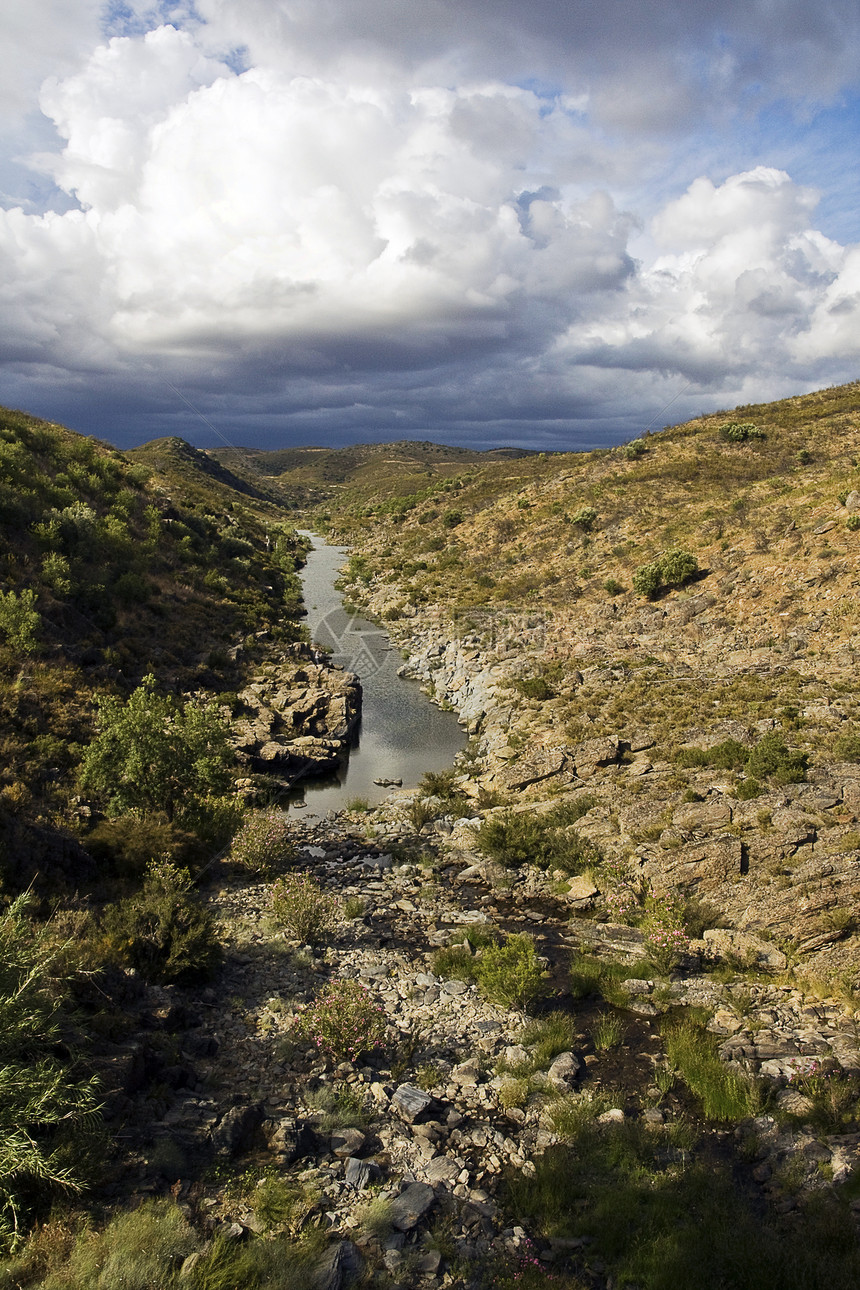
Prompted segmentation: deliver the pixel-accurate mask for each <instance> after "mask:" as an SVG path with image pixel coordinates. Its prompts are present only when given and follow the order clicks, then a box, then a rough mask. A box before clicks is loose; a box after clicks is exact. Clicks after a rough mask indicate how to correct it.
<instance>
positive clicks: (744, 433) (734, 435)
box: [720, 421, 767, 443]
mask: <svg viewBox="0 0 860 1290" xmlns="http://www.w3.org/2000/svg"><path fill="white" fill-rule="evenodd" d="M766 437H767V436H766V435H765V433H764V431H763V430H759V428H758V426H756V425H753V423H752V422H751V421H727V422H726V423H725V425H721V426H720V438H721V439H725V441H726V442H727V443H745V442H746V441H747V439H765V438H766Z"/></svg>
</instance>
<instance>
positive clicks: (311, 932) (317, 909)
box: [271, 873, 339, 945]
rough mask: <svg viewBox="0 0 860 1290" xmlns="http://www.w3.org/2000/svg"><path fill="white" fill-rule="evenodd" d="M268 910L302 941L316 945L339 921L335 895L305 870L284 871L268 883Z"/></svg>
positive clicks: (291, 933)
mask: <svg viewBox="0 0 860 1290" xmlns="http://www.w3.org/2000/svg"><path fill="white" fill-rule="evenodd" d="M271 900H272V913H273V914H274V915H275V918H277V920H278V922H279V923H281V924H283V926H284V927H285V929H286V931H287V933H288V934H289V935H290V936H292V937H293V939H294V940H297V941H300V942H301V944H302V945H319V944H320V943H321V942H322V941H324V940H326V939H327V938H328V937H330V936H331V935H332V934H333V932H334V930H335V928H336V927H337V925H338V922H339V909H338V900H337V897H336V896H335V895H334V894H333V893H332V892H330V891H325V890H324V889H323V888H322V887H321V886H320V885H319V883H318V882H317V880H316V879H315V878H314V877H313V876H312V875H311V874H309V873H288V874H284V876H283V878H279V879H278V880H277V882H275V883H273V884H272V891H271Z"/></svg>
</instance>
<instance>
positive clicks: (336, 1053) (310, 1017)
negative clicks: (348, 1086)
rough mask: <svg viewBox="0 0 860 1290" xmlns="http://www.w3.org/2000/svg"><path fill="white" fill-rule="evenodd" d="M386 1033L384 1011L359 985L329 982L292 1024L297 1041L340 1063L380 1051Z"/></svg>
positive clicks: (345, 982) (365, 988)
mask: <svg viewBox="0 0 860 1290" xmlns="http://www.w3.org/2000/svg"><path fill="white" fill-rule="evenodd" d="M386 1029H387V1026H386V1022H385V1013H384V1012H383V1009H382V1008H381V1007H380V1005H379V1004H378V1003H375V1002H374V1001H373V998H372V996H371V994H370V991H369V990H368V989H367V987H366V986H363V985H361V983H360V982H358V981H330V982H329V984H328V985H327V986H326V987H325V989H324V990H323V991H322V993H321V994H319V995H318V996H317V998H316V999H314V1000H313V1002H312V1003H310V1004H308V1006H307V1007H306V1008H305V1010H304V1012H302V1013H301V1014H300V1016H299V1017H298V1018H297V1019H296V1021H295V1022H294V1024H293V1030H294V1033H295V1034H296V1036H297V1037H298V1038H300V1039H305V1040H309V1041H310V1042H311V1043H312V1044H314V1045H315V1046H316V1047H317V1048H318V1049H319V1051H320V1052H321V1053H322V1054H324V1055H325V1056H326V1057H330V1058H333V1059H335V1060H340V1061H342V1060H343V1059H344V1058H349V1060H350V1061H354V1060H355V1058H356V1057H358V1055H359V1053H363V1052H367V1051H369V1050H372V1049H374V1048H380V1047H381V1046H382V1044H383V1042H384V1041H385V1034H386Z"/></svg>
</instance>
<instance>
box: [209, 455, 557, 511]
mask: <svg viewBox="0 0 860 1290" xmlns="http://www.w3.org/2000/svg"><path fill="white" fill-rule="evenodd" d="M207 455H208V456H209V457H210V458H211V459H212V460H213V461H216V462H219V463H220V464H221V465H222V466H224V467H226V468H227V469H228V470H229V471H230V472H231V473H232V474H234V475H235V476H237V477H239V478H240V479H243V480H245V481H247V482H248V483H249V484H250V485H251V486H256V487H260V488H263V489H265V488H266V487H269V488H272V487H273V486H276V488H277V494H278V496H279V497H280V498H281V500H282V501H283V502H285V503H286V504H287V505H292V506H309V505H316V504H319V503H321V502H325V501H326V500H327V499H329V498H336V499H337V502H338V505H341V504H344V503H346V504H348V503H349V502H350V501H352V500H355V499H359V498H362V497H368V496H373V497H379V498H390V497H393V496H401V495H405V494H409V493H411V492H416V491H420V490H421V489H425V488H427V487H428V486H430V485H432V484H434V483H435V482H436V481H438V480H446V479H451V478H454V477H456V476H458V475H461V474H463V473H464V472H469V471H472V470H474V469H476V468H478V467H479V466H481V465H482V464H485V463H486V462H489V461H507V460H518V459H521V458H524V457H530V456H534V455H536V454H533V453H530V452H528V451H527V450H525V449H521V448H494V449H490V450H489V451H487V452H477V451H475V450H473V449H470V448H459V447H451V446H448V445H445V444H437V443H431V442H429V441H427V440H422V441H420V442H413V441H410V440H405V439H404V440H399V441H397V442H395V443H374V444H353V445H350V446H349V447H346V448H282V449H274V450H272V451H262V450H260V449H254V448H217V449H212V450H211V451H210V452H209V453H208V454H207Z"/></svg>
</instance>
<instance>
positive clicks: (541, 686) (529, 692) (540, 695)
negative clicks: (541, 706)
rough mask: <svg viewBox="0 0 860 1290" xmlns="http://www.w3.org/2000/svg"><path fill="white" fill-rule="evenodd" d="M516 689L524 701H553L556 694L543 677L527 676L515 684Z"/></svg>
mask: <svg viewBox="0 0 860 1290" xmlns="http://www.w3.org/2000/svg"><path fill="white" fill-rule="evenodd" d="M514 687H515V689H516V690H517V691H518V692H519V693H520V694H521V695H522V696H523V698H524V699H536V700H537V701H538V702H539V703H543V702H545V701H546V700H547V699H551V698H552V697H553V695H554V693H555V691H554V690H553V688H552V686H550V685H548V684H547V683H546V681H545V680H544V679H543V677H542V676H525V677H521V678H520V680H518V681H515V682H514Z"/></svg>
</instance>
